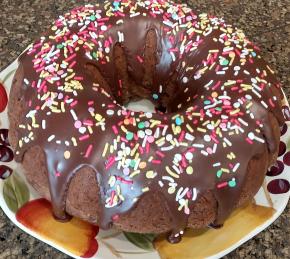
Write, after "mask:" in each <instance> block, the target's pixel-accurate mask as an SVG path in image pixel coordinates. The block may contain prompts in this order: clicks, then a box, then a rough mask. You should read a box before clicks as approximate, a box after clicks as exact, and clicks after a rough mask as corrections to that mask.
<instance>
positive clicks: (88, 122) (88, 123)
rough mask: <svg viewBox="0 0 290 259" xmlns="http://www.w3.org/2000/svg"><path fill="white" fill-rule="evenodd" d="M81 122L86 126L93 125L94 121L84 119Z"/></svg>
mask: <svg viewBox="0 0 290 259" xmlns="http://www.w3.org/2000/svg"><path fill="white" fill-rule="evenodd" d="M83 124H84V125H86V126H93V125H94V123H93V122H92V121H91V120H85V121H84V122H83Z"/></svg>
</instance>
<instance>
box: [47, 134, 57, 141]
mask: <svg viewBox="0 0 290 259" xmlns="http://www.w3.org/2000/svg"><path fill="white" fill-rule="evenodd" d="M54 138H55V135H51V136H50V137H49V138H48V139H47V141H48V142H51V141H52V140H53V139H54Z"/></svg>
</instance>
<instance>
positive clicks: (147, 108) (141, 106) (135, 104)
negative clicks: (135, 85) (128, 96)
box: [125, 99, 155, 113]
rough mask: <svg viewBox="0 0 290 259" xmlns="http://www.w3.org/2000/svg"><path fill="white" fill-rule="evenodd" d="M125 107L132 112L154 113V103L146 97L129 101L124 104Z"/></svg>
mask: <svg viewBox="0 0 290 259" xmlns="http://www.w3.org/2000/svg"><path fill="white" fill-rule="evenodd" d="M125 107H126V109H128V110H130V111H134V112H151V113H155V105H154V104H153V103H152V102H151V101H150V100H148V99H141V100H138V101H131V102H129V103H128V104H127V105H125Z"/></svg>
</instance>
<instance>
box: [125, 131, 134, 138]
mask: <svg viewBox="0 0 290 259" xmlns="http://www.w3.org/2000/svg"><path fill="white" fill-rule="evenodd" d="M133 137H134V134H133V133H132V132H130V131H128V132H127V135H126V139H127V140H132V139H133Z"/></svg>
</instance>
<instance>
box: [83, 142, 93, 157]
mask: <svg viewBox="0 0 290 259" xmlns="http://www.w3.org/2000/svg"><path fill="white" fill-rule="evenodd" d="M92 150H93V145H92V144H90V145H89V146H88V148H87V151H86V153H85V156H84V157H85V158H88V157H89V156H90V154H91V152H92Z"/></svg>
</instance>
